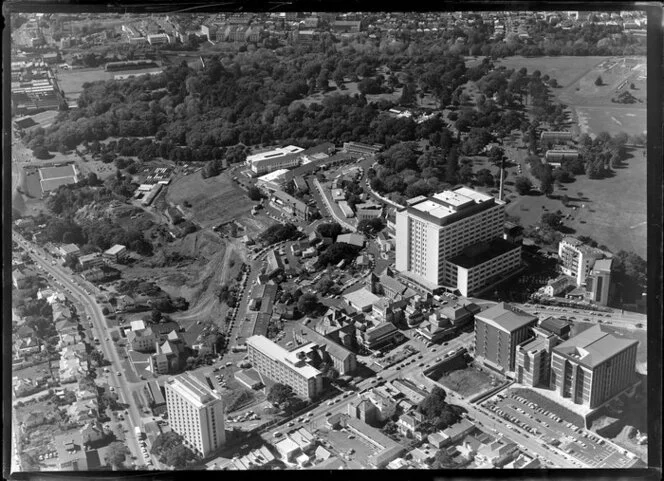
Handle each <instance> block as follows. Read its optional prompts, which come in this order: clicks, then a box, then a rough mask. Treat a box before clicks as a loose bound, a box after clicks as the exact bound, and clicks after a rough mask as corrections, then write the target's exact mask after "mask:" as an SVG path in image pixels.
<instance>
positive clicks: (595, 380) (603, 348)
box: [551, 325, 639, 409]
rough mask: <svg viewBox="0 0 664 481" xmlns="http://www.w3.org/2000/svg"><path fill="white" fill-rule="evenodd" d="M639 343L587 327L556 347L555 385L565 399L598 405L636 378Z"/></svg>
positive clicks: (552, 357) (553, 379)
mask: <svg viewBox="0 0 664 481" xmlns="http://www.w3.org/2000/svg"><path fill="white" fill-rule="evenodd" d="M638 344H639V342H638V341H636V340H634V339H627V338H623V337H615V336H613V335H611V334H608V333H605V332H602V330H601V328H600V326H599V325H595V326H593V327H591V328H590V329H586V330H585V331H583V332H582V333H581V334H578V335H577V336H574V337H572V338H570V339H568V340H567V341H565V342H563V343H562V344H560V345H558V346H556V347H554V348H553V352H552V355H551V387H552V388H553V389H554V390H555V392H556V394H557V395H558V396H560V397H562V398H567V399H570V400H571V401H572V402H573V403H576V404H582V405H584V406H586V407H588V408H590V409H593V408H596V407H598V406H599V405H601V404H603V403H604V402H606V401H608V400H610V399H611V398H613V397H614V396H615V395H617V394H619V393H620V392H622V391H624V390H625V389H627V388H628V387H630V386H631V385H632V384H634V382H635V381H636V350H637V346H638Z"/></svg>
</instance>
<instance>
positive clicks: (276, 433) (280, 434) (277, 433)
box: [272, 431, 283, 438]
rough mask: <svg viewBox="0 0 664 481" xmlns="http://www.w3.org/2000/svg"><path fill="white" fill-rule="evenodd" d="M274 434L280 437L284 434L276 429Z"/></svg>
mask: <svg viewBox="0 0 664 481" xmlns="http://www.w3.org/2000/svg"><path fill="white" fill-rule="evenodd" d="M272 436H274V437H275V438H280V437H281V436H283V434H282V433H280V432H279V431H275V432H273V433H272Z"/></svg>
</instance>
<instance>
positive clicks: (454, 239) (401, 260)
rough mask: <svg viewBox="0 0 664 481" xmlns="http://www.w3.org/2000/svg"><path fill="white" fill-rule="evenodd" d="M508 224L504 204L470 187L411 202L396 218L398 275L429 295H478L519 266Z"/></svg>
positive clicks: (518, 257)
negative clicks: (446, 290) (447, 291)
mask: <svg viewBox="0 0 664 481" xmlns="http://www.w3.org/2000/svg"><path fill="white" fill-rule="evenodd" d="M504 224H505V202H503V201H499V200H497V199H495V198H493V197H491V196H490V195H486V194H482V193H480V192H477V191H475V190H473V189H469V188H467V187H461V188H459V189H456V190H454V191H450V190H447V191H444V192H440V193H438V194H436V195H433V196H430V197H424V196H420V197H415V198H413V199H410V200H409V201H408V205H407V206H406V207H404V208H402V209H400V210H398V211H397V213H396V269H397V270H398V271H399V272H401V273H402V274H403V275H405V276H406V277H408V278H409V279H410V280H411V281H412V282H414V283H415V284H417V285H419V286H420V287H422V288H424V289H425V290H428V291H432V290H435V289H437V288H438V287H439V286H441V285H443V286H447V287H450V288H452V289H458V290H459V291H460V292H461V293H462V294H463V295H468V294H470V293H474V292H477V291H478V290H480V289H482V288H484V287H486V286H488V285H490V284H492V283H495V282H497V281H499V280H500V279H502V278H504V277H505V275H506V274H507V273H509V272H512V271H513V270H515V269H516V268H517V267H519V265H520V263H521V246H520V245H515V244H512V243H510V242H508V241H506V240H504V239H503V238H502V237H503V230H504Z"/></svg>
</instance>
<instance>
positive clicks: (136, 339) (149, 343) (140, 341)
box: [127, 327, 157, 352]
mask: <svg viewBox="0 0 664 481" xmlns="http://www.w3.org/2000/svg"><path fill="white" fill-rule="evenodd" d="M156 341H157V336H156V334H155V333H154V331H153V330H152V328H150V327H148V328H145V329H137V330H133V329H132V330H131V331H129V332H128V333H127V345H128V346H129V348H130V349H131V350H132V351H138V352H152V351H154V350H155V342H156Z"/></svg>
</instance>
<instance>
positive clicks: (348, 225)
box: [312, 178, 357, 232]
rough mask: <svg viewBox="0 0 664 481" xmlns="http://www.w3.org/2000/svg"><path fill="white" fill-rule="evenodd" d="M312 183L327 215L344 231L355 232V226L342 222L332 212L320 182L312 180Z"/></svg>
mask: <svg viewBox="0 0 664 481" xmlns="http://www.w3.org/2000/svg"><path fill="white" fill-rule="evenodd" d="M312 182H313V184H314V186H315V188H316V190H317V191H318V194H319V195H320V197H321V198H322V199H323V202H324V204H325V208H326V209H327V212H328V213H329V215H331V216H332V218H333V219H334V220H336V221H337V222H338V223H339V225H340V226H341V227H343V228H345V229H348V230H349V231H351V232H355V231H356V230H357V229H356V228H355V226H353V225H351V224H349V223H348V222H346V221H345V220H343V219H342V218H341V217H338V216H337V214H336V213H335V212H334V209H333V208H332V205H331V204H330V199H328V198H327V196H326V195H325V193H324V192H323V186H322V185H320V182H319V181H318V179H316V178H314V179H313V181H312Z"/></svg>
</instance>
